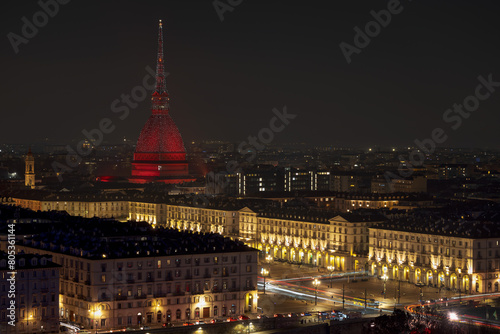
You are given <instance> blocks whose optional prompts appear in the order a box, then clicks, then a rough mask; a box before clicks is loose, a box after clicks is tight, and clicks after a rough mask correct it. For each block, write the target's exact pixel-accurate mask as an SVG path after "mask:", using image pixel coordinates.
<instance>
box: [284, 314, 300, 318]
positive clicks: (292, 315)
mask: <svg viewBox="0 0 500 334" xmlns="http://www.w3.org/2000/svg"><path fill="white" fill-rule="evenodd" d="M287 316H288V317H289V318H297V317H298V316H299V315H298V314H297V313H288V314H287Z"/></svg>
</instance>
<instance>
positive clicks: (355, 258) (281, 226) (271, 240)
mask: <svg viewBox="0 0 500 334" xmlns="http://www.w3.org/2000/svg"><path fill="white" fill-rule="evenodd" d="M383 220H384V218H383V217H382V216H379V215H373V216H372V215H367V216H358V215H349V214H345V215H334V216H331V215H330V213H329V212H326V213H325V212H320V211H317V212H290V211H288V212H287V211H266V212H256V211H253V210H251V209H249V208H244V209H242V210H240V228H239V229H240V238H241V240H242V241H244V242H245V243H246V244H248V245H250V246H251V247H254V248H257V249H259V250H260V251H262V252H263V253H264V254H263V256H264V257H265V256H267V255H271V256H272V257H273V258H275V259H278V260H282V261H287V262H290V263H295V264H304V265H313V266H319V267H323V268H327V267H329V266H333V267H334V268H335V270H338V271H353V270H354V271H359V270H365V269H366V258H367V255H368V228H369V227H370V226H373V225H374V224H377V223H379V222H382V221H383Z"/></svg>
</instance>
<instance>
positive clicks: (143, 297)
mask: <svg viewBox="0 0 500 334" xmlns="http://www.w3.org/2000/svg"><path fill="white" fill-rule="evenodd" d="M146 297H147V296H146V295H134V299H146Z"/></svg>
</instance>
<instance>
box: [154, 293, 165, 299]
mask: <svg viewBox="0 0 500 334" xmlns="http://www.w3.org/2000/svg"><path fill="white" fill-rule="evenodd" d="M166 296H167V293H166V292H157V293H155V294H154V297H155V298H161V297H166Z"/></svg>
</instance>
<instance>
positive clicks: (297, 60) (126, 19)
mask: <svg viewBox="0 0 500 334" xmlns="http://www.w3.org/2000/svg"><path fill="white" fill-rule="evenodd" d="M43 1H47V0H43ZM220 2H221V3H227V2H228V0H221V1H220ZM232 2H233V3H238V1H237V0H232ZM389 2H390V1H363V2H360V1H343V2H340V1H256V0H252V1H250V0H243V1H241V4H239V5H237V6H235V7H234V9H233V11H232V12H230V11H227V12H225V13H224V14H223V16H224V20H223V21H221V20H220V18H219V15H218V14H217V12H216V10H215V8H214V5H213V2H212V1H211V0H206V1H186V0H176V1H173V0H162V1H124V0H120V1H77V0H72V1H70V2H69V3H68V4H65V5H60V8H59V12H58V13H57V14H56V15H55V16H54V17H52V18H49V20H48V23H47V24H46V25H45V26H43V27H40V28H38V30H39V31H38V33H37V34H36V36H34V37H32V38H29V39H28V40H29V42H28V43H27V44H20V45H19V52H18V53H17V54H16V53H15V52H14V50H13V47H12V45H11V43H10V42H9V39H8V34H9V33H10V32H12V33H14V34H17V35H20V36H22V32H21V28H22V26H23V24H24V23H23V21H21V18H22V17H23V16H25V17H26V18H27V19H28V20H29V21H30V22H33V15H34V14H35V13H36V12H38V11H40V10H41V7H40V6H39V4H38V3H37V2H36V1H18V0H11V1H3V2H2V9H1V11H0V12H1V14H0V31H1V34H2V36H3V37H2V42H1V48H0V57H1V63H0V66H1V67H0V73H1V78H2V89H1V93H0V94H1V95H0V97H1V100H0V101H1V102H0V103H1V105H0V106H1V109H2V113H1V115H2V118H1V122H0V143H33V142H39V141H40V140H42V139H43V138H46V137H48V138H50V139H51V140H52V141H53V142H56V143H68V142H70V141H76V140H80V139H82V138H83V135H82V134H81V132H82V130H84V129H87V130H90V129H92V128H95V127H97V126H98V125H99V122H100V120H101V119H103V118H106V117H107V118H110V119H111V120H112V121H113V124H114V125H116V128H115V130H114V131H113V132H112V133H110V134H106V135H105V140H106V141H107V142H110V143H115V142H118V141H120V139H122V138H123V137H127V138H129V139H133V140H136V139H137V137H138V135H139V133H140V130H141V129H142V126H143V125H144V123H145V122H146V120H147V118H148V117H149V115H150V102H149V92H148V97H147V98H146V99H145V100H144V101H143V102H141V103H140V104H139V105H138V106H137V107H136V108H134V109H131V111H130V115H129V116H128V117H126V118H125V119H123V120H121V119H119V118H118V116H119V115H118V114H116V113H113V112H112V111H111V103H112V102H113V101H114V100H115V99H117V98H120V96H121V94H130V92H131V90H132V89H133V88H134V87H136V86H138V85H141V84H142V80H143V78H144V77H145V76H146V75H147V71H146V70H145V68H146V66H150V67H151V68H153V69H154V68H155V62H156V59H155V58H156V51H157V47H156V43H157V29H158V27H157V26H158V19H162V20H163V21H164V31H165V36H164V40H165V56H166V69H167V72H169V73H170V75H169V76H168V78H167V88H168V90H169V93H170V97H171V115H172V118H173V119H174V121H175V122H176V123H177V125H178V127H179V130H180V131H181V133H182V135H183V137H184V140H185V142H188V141H192V140H196V141H198V140H204V139H220V140H228V141H234V142H240V141H242V140H245V139H246V138H247V137H248V136H249V135H256V134H257V133H258V132H259V130H260V129H261V128H263V127H267V126H268V125H269V121H270V119H271V118H272V117H273V113H272V109H273V108H277V109H279V110H281V109H282V108H283V106H285V105H286V106H287V110H288V113H291V114H296V115H297V117H296V118H295V119H294V120H292V121H291V123H290V124H289V125H288V126H287V127H286V128H285V130H283V131H282V132H280V133H278V134H276V136H275V139H274V140H275V142H276V143H281V142H306V143H310V144H314V145H337V146H370V145H381V146H393V145H394V146H396V145H398V146H399V145H411V144H412V143H413V141H414V140H415V139H424V138H429V137H430V133H431V131H432V130H433V129H434V128H437V127H441V128H443V129H444V131H445V132H446V133H447V134H448V135H449V139H448V140H447V141H446V142H445V143H444V144H442V145H443V146H453V147H458V146H461V147H463V146H467V147H484V148H499V147H500V143H499V140H498V138H499V135H498V129H499V124H500V110H499V102H500V87H498V88H497V91H496V92H494V93H492V94H491V96H490V97H489V98H487V99H486V100H484V101H481V102H480V106H479V108H478V109H477V110H476V111H474V112H471V115H470V117H469V118H468V119H464V120H463V123H462V124H461V126H460V127H458V129H457V130H453V129H452V128H451V125H452V123H445V122H444V121H443V113H445V111H446V109H448V108H450V107H452V105H453V104H454V103H462V102H463V101H464V99H465V98H466V97H467V96H469V95H471V94H474V91H475V88H476V86H477V85H478V84H479V82H478V80H477V77H478V76H479V75H482V76H484V77H487V76H488V75H489V74H492V78H493V81H499V82H500V46H499V43H500V40H499V38H498V36H499V32H500V20H499V19H498V16H499V13H500V11H499V10H500V2H498V1H474V2H472V1H459V0H450V1H435V0H434V1H420V0H413V1H408V0H405V1H401V4H400V8H402V9H401V11H400V13H399V14H393V15H392V19H391V22H390V23H389V24H388V25H387V26H386V27H384V28H381V31H380V33H379V34H378V35H377V36H374V37H372V38H371V41H370V43H369V45H368V46H366V47H365V48H363V49H361V52H360V53H359V54H353V55H352V62H351V63H350V64H348V63H347V61H346V59H345V57H344V55H343V54H342V51H341V49H340V47H339V44H340V43H341V42H346V43H349V44H351V45H354V36H355V31H354V30H353V29H354V27H356V26H358V27H360V28H361V29H362V30H364V28H365V25H366V23H368V22H369V21H372V20H374V19H373V17H372V15H371V14H370V11H372V10H374V11H377V12H378V11H380V10H382V9H387V7H388V3H389Z"/></svg>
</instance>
